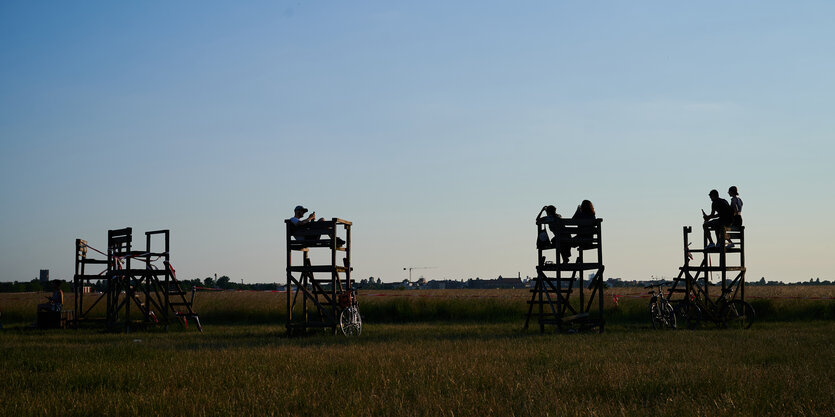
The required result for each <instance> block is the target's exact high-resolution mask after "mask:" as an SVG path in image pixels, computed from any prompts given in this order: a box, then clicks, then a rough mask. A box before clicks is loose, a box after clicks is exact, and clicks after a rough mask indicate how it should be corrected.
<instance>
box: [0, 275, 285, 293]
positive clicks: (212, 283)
mask: <svg viewBox="0 0 835 417" xmlns="http://www.w3.org/2000/svg"><path fill="white" fill-rule="evenodd" d="M59 281H61V290H62V291H64V292H69V291H73V284H72V282H71V281H65V280H59ZM180 285H181V286H182V288H183V290H184V291H191V289H192V288H193V287H202V288H216V289H222V290H255V291H271V290H276V289H278V288H279V287H282V288H283V286H280V285H278V284H274V283H257V284H242V283H236V282H233V281H232V279H231V278H229V277H228V276H226V275H224V276H222V277H220V278H218V279H217V280H215V279H214V278H212V277H206V278H203V279H202V280H201V279H200V278H194V279H187V280H180ZM90 287H91V289H92V290H93V291H95V292H103V291H104V290H106V289H107V282H106V281H105V280H98V281H93V282H91V283H90ZM40 291H52V287H51V286H50V284H49V283H46V284H43V283H41V281H40V280H39V279H37V278H35V279H33V280H31V281H28V282H18V281H14V282H0V292H40Z"/></svg>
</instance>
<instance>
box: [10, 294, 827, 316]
mask: <svg viewBox="0 0 835 417" xmlns="http://www.w3.org/2000/svg"><path fill="white" fill-rule="evenodd" d="M44 294H46V293H43V294H20V293H6V294H0V314H2V317H0V323H3V324H5V325H17V324H23V323H32V322H34V321H35V307H36V305H37V304H38V303H39V302H43V295H44ZM614 294H618V295H625V296H627V297H624V298H620V299H619V302H618V303H615V302H614V301H613V299H612V295H614ZM833 294H835V286H825V287H823V286H821V287H805V286H785V287H754V286H749V287H748V288H747V289H746V296H747V297H748V301H749V302H750V303H751V304H752V305H753V306H754V309H755V310H756V312H757V321H758V322H770V321H803V320H833V319H835V300H802V299H763V298H758V297H831V296H833ZM641 295H646V291H645V290H642V289H636V288H615V289H609V290H606V292H605V296H604V314H605V317H606V321H607V323H610V324H618V323H647V322H648V320H649V318H648V313H647V303H648V301H649V300H648V299H647V298H630V297H631V296H641ZM65 297H66V303H65V305H66V306H67V308H72V307H70V306H72V304H73V301H72V300H73V297H72V295H71V294H66V296H65ZM529 297H530V292H529V291H528V290H425V291H378V290H370V291H360V292H359V302H360V311H361V313H362V316H363V319H364V320H365V321H366V322H371V323H407V322H495V323H500V322H507V323H521V322H522V320H524V317H525V314H526V313H527V308H528V306H527V304H526V301H527V299H528V298H529ZM286 302H287V301H286V295H285V294H284V293H277V292H250V291H222V292H204V293H198V294H197V296H196V298H195V306H194V307H195V309H196V311H198V312H199V313H200V317H201V320H202V321H203V323H204V324H209V325H211V324H232V323H240V324H246V323H249V324H257V323H263V324H275V323H283V322H284V321H285V310H286V305H287V304H286ZM103 315H104V310H103V308H102V306H101V305H99V306H97V307H96V309H95V310H94V311H93V316H98V317H102V316H103Z"/></svg>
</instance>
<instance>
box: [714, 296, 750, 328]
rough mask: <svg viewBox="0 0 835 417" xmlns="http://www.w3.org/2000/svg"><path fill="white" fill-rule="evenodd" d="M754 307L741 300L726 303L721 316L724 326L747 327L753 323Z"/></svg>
mask: <svg viewBox="0 0 835 417" xmlns="http://www.w3.org/2000/svg"><path fill="white" fill-rule="evenodd" d="M755 315H756V313H754V307H751V304H748V303H746V302H745V301H742V300H733V301H731V302H730V303H728V306H727V310H726V311H725V314H724V315H723V316H722V318H723V325H724V327H727V328H731V329H748V328H750V327H751V325H752V324H754V316H755Z"/></svg>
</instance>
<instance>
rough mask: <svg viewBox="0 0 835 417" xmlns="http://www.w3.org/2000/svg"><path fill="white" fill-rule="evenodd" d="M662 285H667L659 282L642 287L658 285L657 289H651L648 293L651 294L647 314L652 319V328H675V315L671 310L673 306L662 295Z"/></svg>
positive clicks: (648, 287)
mask: <svg viewBox="0 0 835 417" xmlns="http://www.w3.org/2000/svg"><path fill="white" fill-rule="evenodd" d="M664 285H667V283H665V282H660V283H657V284H650V285H647V286H646V287H644V288H645V289H653V288H655V287H658V290H657V291H656V290H654V289H653V290H651V291H650V292H649V295H650V296H651V298H650V299H649V316H650V319H651V320H652V328H653V329H662V330H663V329H675V328H676V315H675V312H674V311H673V306H672V304H670V301H669V300H667V298H665V297H664V292H663V291H662V290H661V287H663V286H664Z"/></svg>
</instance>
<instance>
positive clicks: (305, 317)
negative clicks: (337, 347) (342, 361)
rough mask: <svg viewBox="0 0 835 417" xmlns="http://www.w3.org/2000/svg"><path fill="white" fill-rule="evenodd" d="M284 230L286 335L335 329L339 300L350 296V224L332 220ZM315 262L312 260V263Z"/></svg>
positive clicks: (336, 326) (289, 224)
mask: <svg viewBox="0 0 835 417" xmlns="http://www.w3.org/2000/svg"><path fill="white" fill-rule="evenodd" d="M285 223H286V226H287V287H286V288H287V317H286V319H287V323H286V327H287V333H288V334H289V335H295V334H300V333H304V332H306V331H307V330H308V329H317V328H318V329H331V330H332V331H333V332H334V333H336V332H337V329H338V328H339V314H340V310H341V307H340V296H342V295H343V293H346V294H347V293H350V292H351V290H352V288H353V284H354V282H353V281H352V280H351V269H352V268H351V222H349V221H347V220H342V219H337V218H333V219H331V220H321V221H315V222H311V223H308V224H306V225H304V226H294V225H293V223H292V222H290V221H289V220H285ZM314 258H315V259H314Z"/></svg>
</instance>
